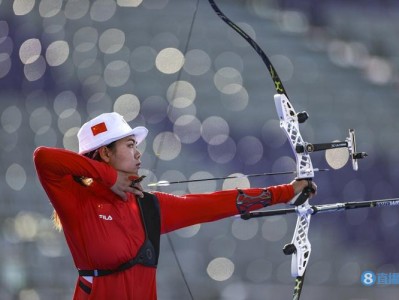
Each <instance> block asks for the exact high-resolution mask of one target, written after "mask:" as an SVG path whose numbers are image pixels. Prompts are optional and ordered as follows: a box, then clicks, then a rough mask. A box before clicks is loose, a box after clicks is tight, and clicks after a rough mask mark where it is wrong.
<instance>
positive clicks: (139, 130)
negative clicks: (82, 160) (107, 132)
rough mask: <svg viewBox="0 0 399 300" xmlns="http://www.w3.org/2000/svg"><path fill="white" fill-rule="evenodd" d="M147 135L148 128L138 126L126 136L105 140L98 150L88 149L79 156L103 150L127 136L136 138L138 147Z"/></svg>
mask: <svg viewBox="0 0 399 300" xmlns="http://www.w3.org/2000/svg"><path fill="white" fill-rule="evenodd" d="M147 134H148V129H147V128H145V127H144V126H137V127H135V128H133V129H132V130H131V131H130V132H128V133H125V134H123V135H121V136H117V137H113V138H112V139H108V140H105V141H103V142H102V143H101V144H100V145H99V146H97V147H96V148H93V149H86V150H85V151H81V152H79V154H85V153H89V152H91V151H93V150H96V149H99V148H101V147H103V146H107V145H109V144H111V143H113V142H115V141H117V140H120V139H123V138H125V137H127V136H131V135H133V136H134V137H135V139H136V143H137V145H138V144H140V143H141V142H142V141H144V139H145V138H146V137H147Z"/></svg>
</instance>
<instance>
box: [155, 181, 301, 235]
mask: <svg viewBox="0 0 399 300" xmlns="http://www.w3.org/2000/svg"><path fill="white" fill-rule="evenodd" d="M265 190H267V191H269V192H270V195H271V197H270V205H273V204H277V203H285V202H288V201H289V200H291V199H292V198H293V197H294V190H293V187H292V185H290V184H287V185H279V186H272V187H269V188H267V189H263V188H250V189H243V191H244V192H245V193H246V194H248V195H251V196H257V195H259V194H261V193H262V192H264V191H265ZM155 194H156V196H157V197H158V199H159V203H160V208H161V231H162V233H166V232H169V231H172V230H176V229H179V228H183V227H186V226H191V225H194V224H199V223H205V222H211V221H215V220H218V219H222V218H226V217H230V216H234V215H237V214H238V209H237V206H236V199H237V196H238V190H226V191H218V192H214V193H208V194H188V195H184V196H175V195H171V194H166V193H160V192H156V193H155ZM262 207H263V206H262V205H260V204H259V205H256V206H253V207H252V208H251V210H255V209H260V208H262Z"/></svg>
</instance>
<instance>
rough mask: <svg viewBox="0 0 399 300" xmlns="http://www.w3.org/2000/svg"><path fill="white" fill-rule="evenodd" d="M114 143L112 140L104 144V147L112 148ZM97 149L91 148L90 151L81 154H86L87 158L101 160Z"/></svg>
mask: <svg viewBox="0 0 399 300" xmlns="http://www.w3.org/2000/svg"><path fill="white" fill-rule="evenodd" d="M115 144H116V141H114V142H112V143H110V144H108V145H106V146H105V147H107V148H109V149H111V150H114V148H115ZM98 149H100V148H98ZM98 149H95V150H92V151H90V152H88V153H85V154H83V155H84V156H86V157H88V158H90V159H94V160H97V161H101V156H100V154H99V153H98Z"/></svg>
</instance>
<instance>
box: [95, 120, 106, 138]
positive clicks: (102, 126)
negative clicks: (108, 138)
mask: <svg viewBox="0 0 399 300" xmlns="http://www.w3.org/2000/svg"><path fill="white" fill-rule="evenodd" d="M107 130H108V129H107V126H106V125H105V123H104V122H101V123H98V124H96V125H94V126H91V132H92V133H93V135H94V136H96V135H97V134H100V133H102V132H106V131H107Z"/></svg>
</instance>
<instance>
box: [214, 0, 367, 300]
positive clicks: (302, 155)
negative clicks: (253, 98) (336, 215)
mask: <svg viewBox="0 0 399 300" xmlns="http://www.w3.org/2000/svg"><path fill="white" fill-rule="evenodd" d="M208 1H209V3H210V5H211V7H212V9H213V10H214V11H215V12H216V14H217V15H218V16H219V17H220V18H221V19H222V20H223V21H224V22H225V23H226V24H227V25H229V26H230V27H231V28H233V29H234V30H235V31H236V32H237V33H238V34H240V35H241V36H242V37H243V38H244V39H245V40H246V41H247V42H248V43H249V44H250V45H251V46H252V48H253V49H254V50H255V51H256V52H257V54H258V55H259V56H260V57H261V59H262V60H263V62H264V63H265V65H266V67H267V69H268V71H269V73H270V76H271V78H272V80H273V82H274V85H275V90H276V92H277V94H276V95H274V102H275V106H276V110H277V114H278V116H279V120H280V127H281V129H283V131H284V133H285V134H286V136H287V139H288V140H289V142H290V145H291V148H292V150H293V152H294V155H295V158H296V174H297V177H296V180H307V181H308V182H309V184H308V186H307V187H306V188H305V189H304V190H303V191H302V192H301V193H300V194H299V195H298V196H297V197H296V198H294V199H293V200H291V203H292V204H294V205H295V206H296V209H295V212H296V213H297V214H298V218H297V223H296V227H295V232H294V236H293V238H292V242H291V244H288V245H286V246H285V247H284V250H283V251H284V253H285V254H287V255H292V261H291V274H292V276H293V277H295V278H296V280H295V288H294V294H293V299H294V300H297V299H299V297H300V294H301V291H302V285H303V281H304V276H305V271H306V267H307V265H308V262H309V257H310V253H311V244H310V242H309V239H308V231H309V225H310V218H311V213H310V212H309V210H308V209H306V208H307V207H309V204H308V198H309V196H310V195H311V193H312V192H313V189H312V185H311V181H312V179H313V177H314V171H315V169H314V168H313V165H312V161H311V158H310V155H309V153H311V152H313V151H320V150H327V149H333V148H342V147H345V148H348V151H349V155H350V157H351V159H352V164H353V169H354V170H357V159H360V158H363V157H365V156H366V155H367V154H366V153H364V152H361V153H357V152H356V143H355V133H354V130H353V129H350V130H349V137H348V138H346V140H345V141H344V142H336V143H324V144H310V143H306V142H305V141H304V140H303V138H302V136H301V133H300V130H299V124H301V123H303V122H305V121H306V120H307V119H308V114H307V113H306V112H301V113H297V112H296V111H295V109H294V107H293V105H292V104H291V102H290V101H289V99H288V95H287V93H286V90H285V88H284V86H283V83H282V81H281V79H280V77H279V76H278V74H277V72H276V70H275V68H274V67H273V65H272V63H271V62H270V59H269V58H268V56H267V55H266V53H265V52H264V51H263V50H262V49H261V47H260V46H259V45H258V44H257V43H256V42H255V41H254V40H253V39H252V38H251V37H250V36H249V35H248V34H247V33H246V32H244V31H243V30H242V29H241V28H240V27H239V26H237V25H236V24H235V23H234V22H232V21H231V20H230V19H229V18H228V17H227V16H226V15H225V14H224V13H222V11H221V10H220V9H219V7H218V6H217V5H216V3H215V2H214V0H208ZM242 217H243V218H244V219H248V218H249V217H248V216H247V215H246V216H242Z"/></svg>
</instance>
